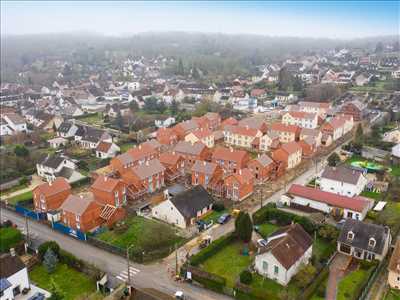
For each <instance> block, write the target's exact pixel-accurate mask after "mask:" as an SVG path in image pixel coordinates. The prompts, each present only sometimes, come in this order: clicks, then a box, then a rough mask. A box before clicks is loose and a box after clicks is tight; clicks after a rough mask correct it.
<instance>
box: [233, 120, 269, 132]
mask: <svg viewBox="0 0 400 300" xmlns="http://www.w3.org/2000/svg"><path fill="white" fill-rule="evenodd" d="M238 126H240V127H248V128H251V129H256V130H259V131H261V132H262V133H266V132H267V130H268V125H267V123H266V122H265V120H264V119H263V118H258V117H248V118H244V119H242V120H240V121H239V124H238Z"/></svg>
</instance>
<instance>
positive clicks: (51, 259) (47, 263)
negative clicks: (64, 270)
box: [43, 248, 58, 273]
mask: <svg viewBox="0 0 400 300" xmlns="http://www.w3.org/2000/svg"><path fill="white" fill-rule="evenodd" d="M57 263H58V259H57V256H56V255H55V254H54V252H53V250H51V248H48V249H47V251H46V254H45V255H44V259H43V265H44V267H45V268H46V270H47V272H48V273H53V272H54V271H55V270H56V267H57Z"/></svg>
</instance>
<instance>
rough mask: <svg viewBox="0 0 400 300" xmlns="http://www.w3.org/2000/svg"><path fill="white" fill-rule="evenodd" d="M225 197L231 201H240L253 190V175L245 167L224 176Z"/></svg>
mask: <svg viewBox="0 0 400 300" xmlns="http://www.w3.org/2000/svg"><path fill="white" fill-rule="evenodd" d="M224 190H225V197H226V198H227V199H230V200H232V201H242V200H244V199H246V198H247V197H249V196H250V195H252V194H253V192H254V176H253V174H252V172H251V171H250V170H249V169H247V168H245V169H239V170H238V171H237V172H235V173H230V174H229V175H227V176H226V177H225V178H224Z"/></svg>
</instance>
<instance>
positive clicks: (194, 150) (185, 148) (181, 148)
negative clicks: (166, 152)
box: [174, 141, 207, 155]
mask: <svg viewBox="0 0 400 300" xmlns="http://www.w3.org/2000/svg"><path fill="white" fill-rule="evenodd" d="M206 147H207V146H206V145H204V144H203V143H201V142H196V143H194V144H192V143H190V142H185V141H180V142H179V143H178V144H176V146H175V148H174V151H175V152H178V153H182V154H189V155H200V153H201V152H202V151H203V150H204V149H205V148H206Z"/></svg>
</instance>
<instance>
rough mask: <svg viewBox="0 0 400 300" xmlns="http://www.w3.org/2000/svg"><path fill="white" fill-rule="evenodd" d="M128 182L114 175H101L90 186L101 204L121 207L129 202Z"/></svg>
mask: <svg viewBox="0 0 400 300" xmlns="http://www.w3.org/2000/svg"><path fill="white" fill-rule="evenodd" d="M126 189H127V184H126V183H125V182H124V181H123V180H121V179H116V178H112V177H107V176H104V175H100V176H98V177H97V178H96V180H95V181H94V183H93V184H92V185H91V187H90V191H91V192H92V194H93V199H94V200H95V201H96V202H97V203H99V204H101V205H103V206H104V205H111V206H113V207H116V208H119V207H122V206H124V205H125V204H126V203H127V190H126Z"/></svg>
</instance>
